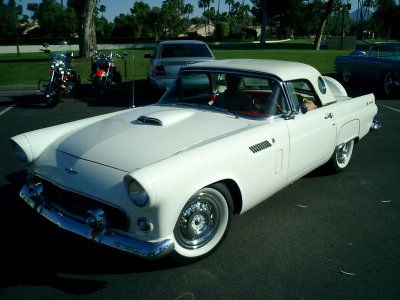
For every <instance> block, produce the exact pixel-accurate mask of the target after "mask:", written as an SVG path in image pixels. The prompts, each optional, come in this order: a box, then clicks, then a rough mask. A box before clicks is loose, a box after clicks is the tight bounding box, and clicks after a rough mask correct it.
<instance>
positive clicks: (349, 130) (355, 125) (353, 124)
mask: <svg viewBox="0 0 400 300" xmlns="http://www.w3.org/2000/svg"><path fill="white" fill-rule="evenodd" d="M359 134H360V121H359V120H352V121H349V122H347V123H346V124H344V125H343V126H342V128H340V132H339V136H338V139H337V142H336V145H340V144H343V143H345V142H348V141H350V140H358V137H359Z"/></svg>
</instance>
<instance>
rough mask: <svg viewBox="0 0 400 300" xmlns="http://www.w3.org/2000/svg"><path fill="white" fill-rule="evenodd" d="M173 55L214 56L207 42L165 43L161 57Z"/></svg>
mask: <svg viewBox="0 0 400 300" xmlns="http://www.w3.org/2000/svg"><path fill="white" fill-rule="evenodd" d="M171 57H212V54H211V52H210V50H209V49H208V47H207V45H205V44H189V43H180V44H165V45H163V47H162V52H161V58H171Z"/></svg>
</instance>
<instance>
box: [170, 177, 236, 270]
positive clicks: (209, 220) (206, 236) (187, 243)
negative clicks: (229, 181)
mask: <svg viewBox="0 0 400 300" xmlns="http://www.w3.org/2000/svg"><path fill="white" fill-rule="evenodd" d="M232 215H233V204H232V197H231V194H230V192H229V190H228V189H227V188H226V186H225V185H223V184H221V183H218V184H213V185H210V186H208V187H205V188H203V189H201V190H199V191H198V192H196V193H195V194H194V195H193V196H192V197H191V198H190V199H189V200H188V201H187V203H186V204H185V206H184V207H183V209H182V211H181V213H180V214H179V217H178V220H177V222H176V225H175V229H174V240H175V252H174V253H173V254H172V257H173V258H174V259H176V260H178V261H179V262H182V263H190V262H193V261H196V260H199V259H201V258H203V257H205V256H207V255H209V254H210V253H212V252H213V251H214V250H215V249H216V248H217V247H218V246H219V245H220V244H221V242H222V241H223V239H224V238H225V236H226V234H227V232H228V230H229V227H230V223H231V218H232Z"/></svg>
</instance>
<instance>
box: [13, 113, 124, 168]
mask: <svg viewBox="0 0 400 300" xmlns="http://www.w3.org/2000/svg"><path fill="white" fill-rule="evenodd" d="M124 112H126V110H125V111H118V112H113V113H109V114H104V115H100V116H95V117H91V118H86V119H82V120H77V121H73V122H69V123H64V124H60V125H56V126H51V127H47V128H43V129H38V130H34V131H29V132H26V133H22V134H19V135H16V136H14V137H12V138H11V139H10V140H11V141H12V143H15V144H17V145H18V146H19V147H21V148H22V150H24V152H25V153H26V154H27V161H26V163H28V164H29V163H31V162H32V161H34V160H35V159H37V158H38V157H39V156H40V155H41V154H42V152H43V151H44V150H45V149H46V148H47V147H49V146H50V145H51V144H52V143H54V142H55V141H56V140H57V139H59V138H61V137H62V136H65V135H68V134H70V133H72V132H75V131H77V130H79V129H81V128H83V127H86V126H89V125H90V124H93V123H95V122H98V121H101V120H103V119H106V118H109V117H112V116H114V115H118V114H121V113H124Z"/></svg>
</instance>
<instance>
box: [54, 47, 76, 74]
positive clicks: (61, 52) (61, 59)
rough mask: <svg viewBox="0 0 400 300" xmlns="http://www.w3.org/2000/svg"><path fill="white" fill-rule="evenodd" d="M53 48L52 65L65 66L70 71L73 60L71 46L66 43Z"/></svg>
mask: <svg viewBox="0 0 400 300" xmlns="http://www.w3.org/2000/svg"><path fill="white" fill-rule="evenodd" d="M52 48H53V49H52V55H51V61H52V64H56V65H64V67H65V68H66V69H70V68H71V60H72V51H71V50H70V46H69V45H68V44H66V43H61V44H59V45H54V46H53V47H52Z"/></svg>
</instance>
